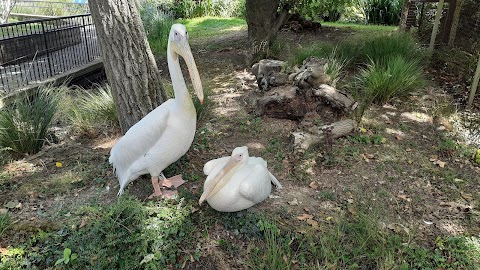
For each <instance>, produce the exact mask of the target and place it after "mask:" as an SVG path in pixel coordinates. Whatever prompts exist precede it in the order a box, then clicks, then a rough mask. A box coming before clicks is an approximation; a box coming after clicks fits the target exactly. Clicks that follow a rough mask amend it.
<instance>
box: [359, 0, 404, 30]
mask: <svg viewBox="0 0 480 270" xmlns="http://www.w3.org/2000/svg"><path fill="white" fill-rule="evenodd" d="M364 12H365V14H366V16H367V21H368V23H371V24H386V25H398V24H399V22H400V17H401V13H402V0H366V1H365V6H364Z"/></svg>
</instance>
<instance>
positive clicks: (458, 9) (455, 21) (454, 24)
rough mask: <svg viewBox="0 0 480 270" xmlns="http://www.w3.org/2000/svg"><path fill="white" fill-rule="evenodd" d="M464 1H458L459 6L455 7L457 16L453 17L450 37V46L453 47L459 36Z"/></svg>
mask: <svg viewBox="0 0 480 270" xmlns="http://www.w3.org/2000/svg"><path fill="white" fill-rule="evenodd" d="M462 4H463V0H458V1H457V6H456V7H455V14H454V15H453V22H452V29H451V30H450V35H449V37H448V46H453V43H454V42H455V37H456V36H457V29H458V23H459V22H460V12H461V10H462Z"/></svg>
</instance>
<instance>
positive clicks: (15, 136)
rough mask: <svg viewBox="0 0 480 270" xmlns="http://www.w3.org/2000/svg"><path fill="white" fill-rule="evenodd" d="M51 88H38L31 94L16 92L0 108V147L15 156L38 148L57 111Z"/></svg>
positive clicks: (56, 101) (44, 138) (54, 95)
mask: <svg viewBox="0 0 480 270" xmlns="http://www.w3.org/2000/svg"><path fill="white" fill-rule="evenodd" d="M57 105H58V98H57V95H56V94H55V93H54V89H49V88H41V89H39V90H36V91H35V92H34V93H32V94H31V95H26V94H24V95H19V96H18V97H17V99H16V101H15V102H14V103H13V104H11V105H9V106H6V107H4V108H3V109H1V110H0V150H3V151H8V152H10V153H12V154H13V155H15V156H21V155H23V154H35V153H37V152H38V151H40V149H41V148H42V146H43V144H44V142H45V140H46V137H47V131H48V128H49V127H50V123H51V121H52V119H53V116H54V114H55V112H56V111H57Z"/></svg>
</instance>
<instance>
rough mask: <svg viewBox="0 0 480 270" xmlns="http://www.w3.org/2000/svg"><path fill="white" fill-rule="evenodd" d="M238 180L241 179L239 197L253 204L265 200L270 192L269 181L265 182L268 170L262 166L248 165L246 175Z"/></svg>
mask: <svg viewBox="0 0 480 270" xmlns="http://www.w3.org/2000/svg"><path fill="white" fill-rule="evenodd" d="M249 163H250V162H249ZM240 178H241V179H243V181H242V183H241V184H240V187H239V193H240V195H241V196H242V197H243V198H245V199H247V200H249V201H252V202H254V203H259V202H261V201H263V200H265V199H266V198H267V197H268V195H269V194H270V192H271V190H272V186H271V184H270V181H268V180H267V179H268V178H269V175H268V170H267V168H265V167H264V166H262V164H255V165H249V166H248V173H247V174H246V175H242V177H240ZM267 181H268V182H267Z"/></svg>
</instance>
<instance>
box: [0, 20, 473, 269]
mask: <svg viewBox="0 0 480 270" xmlns="http://www.w3.org/2000/svg"><path fill="white" fill-rule="evenodd" d="M183 22H184V23H185V24H186V25H187V27H189V28H188V29H189V33H190V42H191V47H192V51H193V54H194V56H195V60H196V62H197V66H198V68H199V71H200V76H201V78H202V83H203V86H204V89H205V92H206V93H208V94H206V99H208V100H205V103H204V104H209V105H208V106H205V107H200V106H199V105H198V104H197V105H196V107H197V111H198V112H199V115H201V117H199V118H198V123H197V132H196V135H195V140H194V142H193V144H192V147H191V149H190V150H189V152H187V154H186V155H185V156H184V157H182V158H181V159H180V160H179V161H178V162H176V163H174V164H172V165H171V166H170V167H169V168H167V169H166V170H165V172H164V173H165V175H166V176H167V177H170V176H172V175H176V174H180V173H181V174H183V177H184V179H187V180H188V182H187V183H186V184H185V185H184V186H182V187H181V188H180V189H179V192H180V199H178V200H171V201H166V200H153V201H152V200H146V199H145V198H146V197H147V196H148V195H149V194H150V193H151V185H150V179H149V177H148V176H147V177H143V178H140V179H138V180H137V181H135V182H134V183H132V184H131V185H129V187H128V188H127V190H126V194H124V196H122V197H117V196H116V193H117V191H118V181H117V179H116V177H115V174H114V173H113V172H112V169H111V167H110V165H109V164H108V156H109V150H110V148H111V146H112V145H113V143H114V142H115V140H116V139H117V138H118V137H119V136H120V135H119V134H118V128H115V127H114V126H113V125H112V126H110V125H108V126H105V125H104V126H102V125H100V126H98V127H96V128H95V129H97V130H100V132H98V133H94V134H93V135H91V136H79V132H78V131H69V129H63V128H61V127H58V128H56V129H55V130H57V131H56V133H55V134H57V135H56V136H57V137H58V138H59V140H58V142H57V143H51V144H49V145H46V146H44V148H43V149H42V150H41V151H40V152H39V153H38V154H37V155H34V156H30V157H27V158H24V159H19V160H16V161H12V162H5V164H4V165H2V171H1V172H0V204H1V206H0V208H1V209H0V211H1V212H0V235H1V238H0V239H1V240H0V253H1V259H0V269H85V268H92V269H168V268H170V269H182V268H183V269H232V268H233V269H250V268H252V269H478V265H480V262H479V261H478V260H479V259H478V258H480V243H479V242H480V240H479V233H480V231H479V226H478V224H479V222H480V218H479V213H478V207H479V203H478V202H479V200H480V194H479V193H478V190H479V182H478V179H479V175H480V169H479V164H478V163H477V162H476V159H475V158H476V156H475V153H476V152H477V149H478V147H479V145H473V144H467V143H465V142H464V141H463V140H462V138H461V137H460V136H459V134H456V133H455V132H454V130H453V129H452V130H451V131H450V130H449V129H450V127H449V126H448V125H447V124H446V123H444V124H442V123H443V121H442V120H441V119H442V118H449V117H450V116H452V115H455V114H456V109H455V108H452V107H451V105H450V99H449V97H448V96H446V95H444V92H443V89H442V85H438V84H436V83H435V81H432V82H431V83H430V84H429V85H427V86H424V84H419V85H417V86H415V87H412V88H411V90H412V91H409V94H408V95H405V94H406V92H403V91H402V92H400V93H397V94H399V95H397V94H395V95H394V96H395V97H394V98H391V97H390V96H389V95H387V97H388V98H381V99H379V100H378V102H372V103H371V104H368V106H365V110H364V114H363V115H362V117H361V122H360V125H359V129H358V130H357V131H356V132H355V133H354V134H351V135H350V136H348V137H345V138H340V139H338V140H335V141H333V142H331V144H332V145H330V146H327V145H322V144H320V145H318V146H316V147H314V148H313V149H310V150H309V151H307V152H306V153H304V154H301V155H298V154H295V153H293V151H292V150H291V149H290V148H289V147H290V138H289V136H290V132H291V131H293V130H294V129H295V128H296V126H297V125H298V123H296V122H295V121H291V120H282V119H274V118H269V117H263V116H257V115H253V114H251V113H250V112H249V110H248V107H247V106H246V105H245V104H246V103H247V100H246V97H247V94H248V93H249V92H251V91H257V90H256V89H257V86H256V84H255V78H254V77H253V76H252V75H251V74H250V72H249V67H248V66H246V62H245V56H246V53H247V51H246V48H245V46H244V45H245V44H247V42H246V41H247V36H246V27H245V22H243V21H241V20H232V19H221V18H211V17H209V18H197V19H192V20H186V21H183ZM211 23H213V26H212V25H211ZM232 23H233V25H232ZM359 29H364V28H361V27H357V28H349V27H348V26H345V25H342V26H338V27H337V26H326V27H324V28H323V29H322V30H321V31H319V32H305V33H301V34H297V33H293V32H289V31H283V32H282V33H281V34H280V36H279V39H280V42H283V43H286V44H291V45H289V46H290V47H289V46H286V45H285V46H284V47H280V48H285V51H284V54H285V55H283V57H285V58H287V59H295V58H297V59H301V58H302V57H303V56H301V57H299V55H300V54H303V53H304V52H305V51H309V52H312V53H315V51H316V50H317V48H326V49H325V51H322V54H320V53H319V54H318V55H317V56H321V57H331V58H332V59H335V60H336V61H338V62H337V63H340V64H341V65H340V66H343V68H338V69H336V71H335V72H337V73H339V74H340V75H338V76H336V77H338V78H339V80H338V82H337V87H339V89H346V90H348V91H352V89H354V88H348V86H349V85H353V86H355V83H358V81H357V76H361V75H362V70H368V69H369V68H370V67H369V65H370V66H371V65H374V64H375V65H376V66H378V69H375V70H374V71H372V72H382V74H385V73H387V72H391V71H390V70H391V69H393V67H392V66H395V65H397V64H398V63H396V62H400V64H398V65H399V66H401V67H403V66H409V63H411V62H409V61H410V60H414V59H412V58H414V57H412V55H411V54H412V48H413V49H415V50H416V48H417V47H415V45H411V44H410V43H409V42H407V41H406V42H404V44H403V45H402V44H397V45H392V44H391V43H396V42H398V43H403V39H407V38H409V37H404V38H403V39H402V37H399V36H396V35H395V34H391V32H392V28H389V27H387V28H381V27H378V26H376V28H375V29H368V30H366V31H364V30H359ZM362 31H364V32H362ZM329 33H335V37H336V38H340V39H341V40H336V41H333V40H329V38H326V35H328V34H329ZM352 33H353V34H352ZM362 33H363V35H364V37H363V38H362ZM372 33H375V34H372ZM365 35H368V36H369V37H365ZM378 36H380V37H381V38H379V39H376V38H377V37H378ZM350 38H352V39H354V40H349V39H350ZM359 38H360V39H361V40H363V41H364V42H359V41H358V40H359ZM381 39H385V40H381ZM291 40H296V42H290V41H291ZM318 40H326V43H325V44H323V43H320V42H318ZM388 40H393V41H391V43H390V42H389V41H388ZM344 43H345V44H347V45H342V44H344ZM365 44H370V45H368V46H365ZM381 44H384V45H381ZM342 46H345V49H342ZM394 46H397V47H394ZM371 47H373V48H371ZM322 50H323V49H322ZM297 52H298V54H297ZM304 55H305V57H306V56H307V54H304ZM342 55H345V56H347V57H345V58H344V57H341V56H342ZM420 55H421V51H420ZM156 57H157V58H158V65H159V67H160V68H161V69H163V70H166V60H165V56H164V55H162V54H158V55H156ZM392 59H393V62H392ZM302 60H303V59H302ZM299 61H300V62H301V60H299ZM292 62H293V60H292ZM300 62H296V63H300ZM389 68H390V70H388V69H389ZM387 70H388V71H387ZM332 72H333V71H332ZM397 73H398V72H397ZM412 74H413V75H416V74H417V75H418V74H419V73H418V72H413V73H412ZM162 76H163V78H164V82H165V88H166V89H167V91H169V89H171V87H170V86H169V85H170V84H169V81H168V80H169V78H168V74H163V75H162ZM372 76H373V75H372ZM409 76H410V75H409ZM379 77H381V78H383V79H384V80H383V81H382V83H383V82H385V80H386V81H387V82H389V83H387V85H388V86H389V87H390V85H395V83H392V82H391V81H389V80H390V79H392V77H398V78H405V77H407V78H408V76H393V75H392V76H386V78H384V77H383V75H382V76H379ZM379 81H380V80H379ZM403 84H405V83H403ZM421 86H423V87H421ZM378 88H379V89H380V88H381V89H385V88H384V87H378ZM358 89H360V90H362V91H363V88H360V87H358ZM88 91H91V92H90V93H91V94H80V93H81V91H80V92H77V91H75V90H74V89H73V90H72V92H73V93H71V95H70V98H71V99H72V100H71V101H70V103H68V102H67V100H66V99H62V100H63V102H61V103H60V108H59V110H58V111H57V115H55V116H54V119H56V120H55V121H54V122H55V123H56V125H58V124H57V123H66V124H64V125H66V126H71V122H69V121H68V119H66V120H64V119H65V118H67V116H68V111H69V110H64V109H65V107H67V108H74V107H75V106H74V105H78V106H80V105H81V104H84V103H83V102H86V103H89V102H92V103H91V104H97V105H94V106H88V105H85V109H82V110H81V113H85V114H89V113H92V112H89V110H90V109H86V108H88V107H93V108H95V109H97V108H111V107H109V106H105V107H104V106H103V105H102V106H100V105H98V104H99V103H96V101H91V100H90V96H92V100H96V99H97V98H96V94H97V93H100V96H99V100H109V98H107V97H108V95H106V93H107V92H97V90H95V89H93V90H91V89H90V90H88ZM379 91H380V90H379ZM379 91H375V95H376V94H377V93H379ZM381 91H384V90H381ZM381 91H380V93H382V92H381ZM372 95H373V94H372ZM93 96H95V97H93ZM400 97H401V99H400ZM62 98H63V97H62ZM104 98H105V99H104ZM87 100H89V101H87ZM207 102H208V103H207ZM384 102H386V104H385V105H380V104H383V103H384ZM86 103H85V104H86ZM100 104H106V103H104V102H103V101H102V102H101V103H100ZM108 104H111V101H109V102H108ZM62 107H63V108H62ZM199 108H202V109H201V110H202V111H200V109H199ZM105 111H107V112H111V111H110V110H105ZM92 114H93V115H100V112H93V113H92ZM107 115H111V113H108V114H107ZM103 118H104V119H107V118H108V117H107V116H104V117H103ZM83 119H87V120H85V123H87V124H86V126H94V125H92V123H91V122H94V123H96V122H99V120H100V119H99V118H93V117H92V118H90V117H85V118H83ZM440 126H443V128H439V127H440ZM72 130H75V129H72ZM64 132H66V134H67V136H60V135H61V134H63V133H64ZM240 145H247V146H248V147H249V150H250V154H251V155H252V156H261V157H263V158H264V159H265V160H267V162H268V168H269V170H270V171H271V172H272V173H273V174H274V175H275V176H276V177H277V178H278V179H279V181H280V182H281V183H282V184H283V186H284V189H282V190H274V191H273V192H272V194H271V195H272V196H271V197H270V198H268V199H267V200H266V201H265V202H262V203H260V204H258V205H256V206H254V207H252V208H250V209H248V210H245V211H241V212H238V213H219V212H216V211H214V210H212V209H211V208H210V207H209V206H208V205H203V206H201V207H200V206H198V198H199V196H200V194H201V192H202V187H203V181H204V179H205V177H204V176H203V173H202V167H203V164H205V162H207V161H208V160H210V159H213V158H217V157H221V156H226V155H229V154H230V152H231V150H232V149H233V148H234V147H237V146H240ZM327 149H329V150H327Z"/></svg>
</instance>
